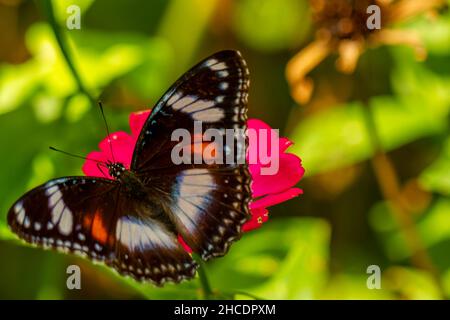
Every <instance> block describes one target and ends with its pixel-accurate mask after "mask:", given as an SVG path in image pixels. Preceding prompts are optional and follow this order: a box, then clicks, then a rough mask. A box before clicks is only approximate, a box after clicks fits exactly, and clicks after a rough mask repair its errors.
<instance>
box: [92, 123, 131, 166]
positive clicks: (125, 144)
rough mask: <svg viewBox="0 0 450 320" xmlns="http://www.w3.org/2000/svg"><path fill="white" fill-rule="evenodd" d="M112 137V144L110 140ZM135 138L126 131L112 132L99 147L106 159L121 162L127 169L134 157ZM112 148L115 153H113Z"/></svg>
mask: <svg viewBox="0 0 450 320" xmlns="http://www.w3.org/2000/svg"><path fill="white" fill-rule="evenodd" d="M110 139H111V146H110V143H109V140H110ZM134 145H135V140H134V139H133V137H132V136H131V135H129V134H128V133H126V132H123V131H119V132H114V133H112V134H111V135H110V136H109V137H106V138H105V139H103V140H102V141H101V142H100V144H99V148H100V150H101V152H102V153H103V155H104V158H105V159H106V160H109V161H111V162H121V163H122V164H123V165H124V166H125V167H126V168H127V169H129V168H130V164H131V160H132V157H133V151H134ZM111 149H112V151H113V153H114V155H112V154H111Z"/></svg>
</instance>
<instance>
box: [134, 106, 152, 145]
mask: <svg viewBox="0 0 450 320" xmlns="http://www.w3.org/2000/svg"><path fill="white" fill-rule="evenodd" d="M150 112H151V110H143V111H138V112H132V113H131V114H130V120H129V123H130V129H131V134H132V135H133V137H134V138H135V139H137V138H139V134H140V133H141V130H142V127H143V126H144V124H145V121H147V118H148V116H149V115H150Z"/></svg>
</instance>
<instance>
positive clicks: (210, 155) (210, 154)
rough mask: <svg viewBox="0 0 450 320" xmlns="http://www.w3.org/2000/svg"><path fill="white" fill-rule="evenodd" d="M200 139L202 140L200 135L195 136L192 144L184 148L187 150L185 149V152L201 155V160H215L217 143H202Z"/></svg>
mask: <svg viewBox="0 0 450 320" xmlns="http://www.w3.org/2000/svg"><path fill="white" fill-rule="evenodd" d="M202 138H203V135H202V134H195V135H194V141H193V143H192V144H191V145H188V146H187V148H186V149H187V150H186V149H185V151H188V152H190V153H193V154H198V155H201V156H202V157H203V160H206V161H207V160H214V159H215V158H216V155H218V150H217V149H218V145H217V143H215V142H210V141H203V140H202ZM208 146H209V147H208ZM207 148H208V149H207ZM205 151H206V152H205Z"/></svg>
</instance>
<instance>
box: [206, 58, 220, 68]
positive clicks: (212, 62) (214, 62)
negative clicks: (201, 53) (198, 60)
mask: <svg viewBox="0 0 450 320" xmlns="http://www.w3.org/2000/svg"><path fill="white" fill-rule="evenodd" d="M217 62H219V61H218V60H217V59H209V60H207V61H206V62H205V65H206V66H207V67H210V66H212V65H213V64H216V63H217Z"/></svg>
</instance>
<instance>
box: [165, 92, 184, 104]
mask: <svg viewBox="0 0 450 320" xmlns="http://www.w3.org/2000/svg"><path fill="white" fill-rule="evenodd" d="M180 98H181V93H180V92H177V93H175V94H174V95H172V96H171V97H170V99H169V100H168V101H167V104H168V105H172V104H174V103H175V102H176V101H178V99H180Z"/></svg>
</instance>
